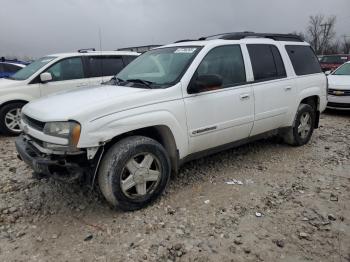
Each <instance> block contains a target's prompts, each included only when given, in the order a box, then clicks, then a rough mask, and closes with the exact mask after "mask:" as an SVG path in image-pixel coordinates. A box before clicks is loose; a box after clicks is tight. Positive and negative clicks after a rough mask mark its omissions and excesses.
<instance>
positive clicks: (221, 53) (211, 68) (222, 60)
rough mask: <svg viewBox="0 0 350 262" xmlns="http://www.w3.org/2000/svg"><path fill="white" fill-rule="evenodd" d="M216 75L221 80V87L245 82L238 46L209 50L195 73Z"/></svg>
mask: <svg viewBox="0 0 350 262" xmlns="http://www.w3.org/2000/svg"><path fill="white" fill-rule="evenodd" d="M201 75H218V76H220V77H221V78H222V83H223V86H222V87H230V86H234V85H237V84H241V83H244V82H246V75H245V68H244V61H243V56H242V52H241V47H240V46H239V45H227V46H220V47H216V48H214V49H213V50H211V51H210V52H209V53H208V54H207V55H206V56H205V57H204V59H203V60H202V62H201V63H200V65H199V66H198V68H197V71H196V73H195V76H196V77H199V76H201Z"/></svg>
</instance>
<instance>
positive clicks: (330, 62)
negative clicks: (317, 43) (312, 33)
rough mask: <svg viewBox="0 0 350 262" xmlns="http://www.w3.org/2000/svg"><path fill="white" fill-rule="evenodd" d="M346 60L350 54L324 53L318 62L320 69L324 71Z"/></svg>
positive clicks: (349, 59)
mask: <svg viewBox="0 0 350 262" xmlns="http://www.w3.org/2000/svg"><path fill="white" fill-rule="evenodd" d="M348 61H350V54H347V55H346V54H343V55H342V54H340V55H324V56H322V57H321V59H320V64H321V68H322V71H323V72H326V71H333V70H335V69H337V68H338V67H339V66H341V65H342V64H344V63H345V62H348Z"/></svg>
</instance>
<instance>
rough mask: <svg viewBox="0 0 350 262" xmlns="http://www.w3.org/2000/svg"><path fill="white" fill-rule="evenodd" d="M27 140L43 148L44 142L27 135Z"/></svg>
mask: <svg viewBox="0 0 350 262" xmlns="http://www.w3.org/2000/svg"><path fill="white" fill-rule="evenodd" d="M28 138H29V140H30V141H33V142H34V143H36V144H38V145H39V146H41V147H44V142H43V141H41V140H39V139H37V138H35V137H33V136H30V135H28Z"/></svg>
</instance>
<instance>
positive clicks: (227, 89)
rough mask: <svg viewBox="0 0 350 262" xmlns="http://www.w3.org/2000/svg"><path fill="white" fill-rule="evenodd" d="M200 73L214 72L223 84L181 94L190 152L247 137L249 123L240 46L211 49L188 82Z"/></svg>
mask: <svg viewBox="0 0 350 262" xmlns="http://www.w3.org/2000/svg"><path fill="white" fill-rule="evenodd" d="M204 75H217V76H219V77H220V78H221V79H222V81H223V84H222V86H218V87H215V88H213V89H208V90H206V89H203V90H202V91H201V92H200V93H195V94H188V93H187V94H186V95H185V97H184V101H185V107H186V114H187V126H188V132H189V137H190V139H189V147H190V153H195V152H199V151H203V150H206V149H209V148H214V147H217V146H221V145H224V144H228V143H230V142H233V141H237V140H241V139H244V138H247V137H248V136H249V133H250V131H251V128H252V126H253V120H254V97H253V92H252V88H251V86H250V84H249V83H248V82H247V78H246V68H245V63H244V60H243V55H242V51H241V47H240V45H225V46H218V47H215V48H213V49H211V50H210V51H209V52H208V53H207V55H206V56H205V57H204V58H203V60H202V61H201V63H200V64H199V66H198V68H197V70H196V72H195V73H194V75H193V77H192V80H191V83H192V82H193V81H196V79H197V78H198V77H199V76H204ZM191 83H190V85H191Z"/></svg>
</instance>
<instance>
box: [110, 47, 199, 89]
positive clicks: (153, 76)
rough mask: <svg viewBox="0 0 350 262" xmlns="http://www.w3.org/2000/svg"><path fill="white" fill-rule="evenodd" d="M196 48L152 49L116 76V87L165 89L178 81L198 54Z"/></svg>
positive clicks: (197, 48)
mask: <svg viewBox="0 0 350 262" xmlns="http://www.w3.org/2000/svg"><path fill="white" fill-rule="evenodd" d="M200 49H201V48H200V47H198V46H183V47H165V48H159V49H154V50H151V51H148V52H146V53H145V54H143V55H141V56H139V57H138V58H136V59H135V60H134V61H133V62H131V63H130V64H129V65H128V66H127V67H125V68H124V69H123V70H122V71H121V72H120V73H119V74H118V75H117V76H116V79H118V83H117V84H118V85H128V86H139V85H140V84H141V85H143V86H145V85H148V87H150V88H166V87H169V86H171V85H174V84H175V83H176V82H178V81H179V80H180V78H181V77H182V75H183V74H184V73H185V71H186V69H187V67H188V66H189V64H190V63H191V62H192V60H193V59H194V58H195V56H196V55H197V54H198V52H199V50H200Z"/></svg>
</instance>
